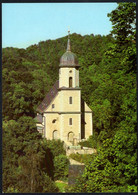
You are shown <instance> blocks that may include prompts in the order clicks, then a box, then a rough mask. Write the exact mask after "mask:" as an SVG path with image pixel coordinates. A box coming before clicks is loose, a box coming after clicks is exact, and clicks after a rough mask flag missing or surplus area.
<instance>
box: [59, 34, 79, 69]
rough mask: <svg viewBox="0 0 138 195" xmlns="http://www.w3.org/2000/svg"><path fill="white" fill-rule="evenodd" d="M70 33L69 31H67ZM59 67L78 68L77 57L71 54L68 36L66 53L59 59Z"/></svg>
mask: <svg viewBox="0 0 138 195" xmlns="http://www.w3.org/2000/svg"><path fill="white" fill-rule="evenodd" d="M68 32H70V31H68ZM59 66H60V67H76V66H77V67H79V66H80V65H79V64H78V60H77V56H76V55H75V54H74V53H72V52H71V46H70V38H69V35H68V43H67V51H66V52H65V53H64V54H63V55H62V57H61V58H60V64H59Z"/></svg>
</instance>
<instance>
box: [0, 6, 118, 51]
mask: <svg viewBox="0 0 138 195" xmlns="http://www.w3.org/2000/svg"><path fill="white" fill-rule="evenodd" d="M116 7H117V3H3V4H2V47H3V48H4V47H18V48H26V47H28V46H30V45H32V44H37V43H38V42H39V41H45V40H48V39H57V38H60V37H63V36H66V35H67V31H68V27H70V32H71V34H72V33H78V34H81V35H86V34H88V35H89V34H92V33H93V34H94V35H96V34H101V35H107V34H109V33H110V31H111V29H112V25H111V22H110V21H109V18H108V17H107V13H110V12H111V11H112V10H114V9H115V8H116Z"/></svg>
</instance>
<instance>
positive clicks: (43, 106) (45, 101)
mask: <svg viewBox="0 0 138 195" xmlns="http://www.w3.org/2000/svg"><path fill="white" fill-rule="evenodd" d="M58 88H59V80H57V81H56V82H55V84H54V85H53V87H52V88H51V89H50V91H49V92H48V93H47V94H46V96H45V98H44V99H43V101H42V102H41V104H40V105H39V106H38V107H37V111H38V112H40V113H43V112H44V110H46V109H47V108H48V106H49V105H50V103H51V102H52V100H53V99H54V98H55V97H56V95H57V94H58Z"/></svg>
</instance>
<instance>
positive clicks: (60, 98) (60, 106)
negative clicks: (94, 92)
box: [36, 35, 93, 143]
mask: <svg viewBox="0 0 138 195" xmlns="http://www.w3.org/2000/svg"><path fill="white" fill-rule="evenodd" d="M79 67H80V65H79V64H78V60H77V57H76V55H75V54H74V53H72V52H71V44H70V37H69V35H68V42H67V50H66V52H65V53H64V54H63V55H62V57H61V59H60V64H59V80H57V81H56V82H55V84H54V86H53V87H52V88H51V90H50V91H49V93H48V94H46V96H45V98H44V100H43V101H42V102H41V104H40V105H39V106H38V108H37V116H36V120H37V124H36V125H37V129H38V131H39V132H40V133H42V134H43V137H45V138H46V139H50V140H51V139H60V140H62V141H64V142H65V143H69V142H70V143H74V142H75V143H77V142H79V141H81V140H82V139H87V138H88V137H89V136H90V135H92V134H93V123H92V110H91V109H90V108H89V107H88V105H87V104H86V103H85V102H84V100H83V99H82V97H81V88H80V87H79Z"/></svg>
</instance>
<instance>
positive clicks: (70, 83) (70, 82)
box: [69, 77, 72, 87]
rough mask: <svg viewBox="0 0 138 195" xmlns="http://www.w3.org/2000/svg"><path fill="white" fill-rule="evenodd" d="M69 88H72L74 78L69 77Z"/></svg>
mask: <svg viewBox="0 0 138 195" xmlns="http://www.w3.org/2000/svg"><path fill="white" fill-rule="evenodd" d="M69 87H72V77H69Z"/></svg>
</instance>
